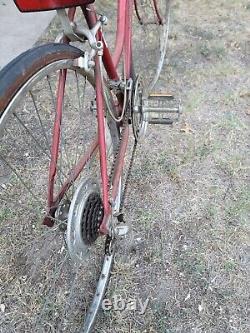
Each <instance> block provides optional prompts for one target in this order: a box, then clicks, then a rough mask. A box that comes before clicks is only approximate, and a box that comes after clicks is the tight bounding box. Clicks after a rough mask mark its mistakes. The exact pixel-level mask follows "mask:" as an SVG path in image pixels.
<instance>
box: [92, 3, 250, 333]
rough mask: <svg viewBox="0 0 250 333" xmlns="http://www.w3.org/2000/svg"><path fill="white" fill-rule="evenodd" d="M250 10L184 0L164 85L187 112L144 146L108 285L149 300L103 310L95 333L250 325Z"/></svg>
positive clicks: (221, 332)
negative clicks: (136, 306) (125, 236)
mask: <svg viewBox="0 0 250 333" xmlns="http://www.w3.org/2000/svg"><path fill="white" fill-rule="evenodd" d="M249 17H250V3H249V1H233V0H230V1H228V0H227V1H225V0H224V1H223V0H219V1H207V0H196V1H180V0H179V1H174V4H173V11H172V28H171V35H170V38H171V39H170V49H169V52H168V59H167V65H166V66H165V68H164V72H163V74H162V77H161V80H160V85H159V87H158V88H159V89H161V90H165V91H171V92H173V93H174V94H175V95H177V96H178V97H179V98H181V101H182V107H183V115H182V117H181V121H180V123H179V124H178V125H176V126H174V127H173V128H169V127H160V126H159V127H153V126H151V127H150V129H149V130H148V135H147V138H146V140H145V143H144V144H143V145H141V147H140V148H139V149H138V151H137V158H136V163H135V166H134V169H133V175H132V181H131V185H130V188H129V193H128V200H127V203H126V215H125V216H126V220H127V221H128V222H129V224H131V229H132V232H131V233H130V236H129V240H130V241H129V242H128V240H126V241H125V242H124V244H123V246H122V250H121V251H120V253H119V254H118V255H117V258H116V265H115V266H114V272H113V275H112V280H111V285H110V288H109V291H108V293H107V297H108V298H111V299H112V296H113V295H121V297H122V298H123V299H125V300H129V298H132V299H134V298H135V299H138V298H141V299H142V300H143V301H145V300H146V299H147V298H149V303H148V306H147V309H146V311H145V313H144V315H140V314H139V313H138V311H134V312H133V311H123V312H120V311H108V312H105V313H103V314H102V316H101V318H100V320H99V321H98V323H97V328H96V332H110V333H111V332H112V333H113V332H117V333H118V332H133V333H137V332H138V333H139V332H152V333H153V332H157V333H177V332H178V333H189V332H196V333H198V332H204V333H205V332H206V333H210V332H211V333H231V332H234V333H243V332H249V330H250V322H249V312H248V311H249V288H248V286H249V259H250V258H249V249H250V248H249V245H250V243H249V240H250V239H249V212H250V205H249V203H250V188H249V165H250V164H249V142H250V141H249V139H250V138H249V120H250V115H249V113H250V95H249V91H250V77H249V69H250V50H249V39H250V30H249ZM124 248H125V249H126V251H125V253H124Z"/></svg>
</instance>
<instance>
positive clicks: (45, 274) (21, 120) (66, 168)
mask: <svg viewBox="0 0 250 333" xmlns="http://www.w3.org/2000/svg"><path fill="white" fill-rule="evenodd" d="M64 69H67V81H66V89H65V96H64V109H63V111H64V118H63V120H62V123H61V133H62V134H61V136H60V144H61V146H60V156H59V158H58V161H59V162H58V168H59V170H60V175H59V173H58V175H57V179H56V181H57V184H56V189H55V192H56V191H57V190H58V188H60V186H62V183H63V181H64V180H65V178H67V177H68V174H69V173H70V170H71V169H72V166H73V165H75V163H76V161H78V159H79V158H80V156H81V155H82V153H83V144H84V143H85V142H89V141H91V142H92V139H93V138H94V137H95V135H96V130H97V129H96V116H95V114H94V112H95V111H94V110H93V112H92V113H91V111H90V106H89V104H88V102H89V101H90V100H91V96H93V100H94V89H93V87H92V85H91V84H90V83H93V77H92V76H91V75H90V74H87V75H86V73H83V72H82V71H80V70H79V69H77V68H75V67H74V65H73V61H71V60H61V61H58V62H55V63H53V64H51V65H48V66H47V67H45V68H44V69H42V70H40V71H39V72H38V73H36V74H35V75H34V76H33V77H32V78H31V79H29V80H28V81H27V83H26V84H24V85H23V87H22V88H21V89H20V90H19V92H18V93H17V94H16V96H15V98H14V99H13V100H12V102H11V103H10V104H9V106H8V108H7V109H6V110H5V112H4V114H3V115H2V116H1V118H0V140H1V149H0V203H1V235H2V236H1V243H2V247H1V258H2V259H1V267H3V270H2V272H1V276H0V279H1V286H2V288H3V289H2V291H3V292H1V294H2V298H3V300H4V303H5V306H6V311H10V312H11V313H15V315H14V316H11V315H10V316H8V317H6V318H7V319H6V318H5V319H3V320H2V322H1V326H2V327H6V330H7V331H11V327H15V329H16V330H17V331H18V330H19V331H22V330H26V331H32V330H34V328H35V329H36V330H40V331H46V330H48V329H54V330H55V331H62V332H63V331H67V332H71V331H72V332H73V331H74V330H75V329H76V327H77V326H78V327H79V326H80V324H81V322H82V313H81V312H80V310H81V308H82V307H83V304H82V302H85V303H86V305H87V304H89V301H90V299H91V296H92V293H93V289H94V284H93V283H95V281H96V278H97V276H98V275H99V269H100V267H101V260H102V255H103V253H104V246H103V245H104V244H103V243H104V240H102V239H100V240H98V241H97V244H96V246H95V247H94V249H93V250H92V252H91V253H89V257H88V258H87V259H86V262H85V264H83V263H82V264H77V265H76V264H74V263H72V261H71V260H69V255H68V253H67V251H66V243H65V238H64V230H65V217H66V216H67V212H68V208H67V202H68V200H69V201H70V200H71V199H72V197H73V194H74V192H75V189H76V187H77V184H78V183H79V182H80V179H79V178H77V179H76V181H75V183H74V184H73V185H72V186H71V187H70V188H69V189H68V190H67V191H66V192H65V195H64V196H63V199H62V200H61V202H60V205H61V206H60V207H66V208H62V214H61V215H62V216H63V218H59V216H58V215H55V217H54V222H56V223H55V225H54V227H53V228H52V229H49V230H46V231H44V229H45V228H42V227H41V226H40V225H41V221H42V217H43V216H44V214H45V213H46V211H45V207H46V202H47V198H46V195H47V181H48V165H49V160H50V149H48V148H50V145H49V144H48V143H49V142H51V132H52V125H53V121H54V117H55V111H53V112H51V110H54V109H55V105H54V103H55V100H54V98H53V96H54V97H55V95H56V81H57V78H58V72H59V71H62V70H64ZM89 82H90V83H89ZM45 85H46V88H47V89H46V91H45ZM83 91H84V92H85V93H86V96H87V99H88V101H87V100H86V99H84V96H83ZM73 95H74V96H77V97H76V98H75V99H72V98H71V96H73ZM24 96H28V100H25V102H24V103H23V104H22V103H21V100H22V99H23V97H24ZM20 105H22V106H23V108H22V109H20ZM16 107H18V110H17V109H16ZM83 111H84V112H83ZM85 111H86V114H85ZM83 116H85V117H83ZM6 129H7V130H6ZM48 129H49V130H48ZM76 133H78V135H77V136H76V135H75V134H76ZM114 136H115V135H114V133H112V135H111V137H112V145H115V144H116V143H115V142H114ZM84 147H85V146H84ZM88 147H89V145H87V144H86V147H85V148H86V151H87V150H88ZM73 148H77V149H75V150H73ZM113 149H114V147H113ZM76 150H77V151H76ZM111 162H112V156H110V164H111ZM63 163H64V164H63ZM98 165H99V163H98V154H96V155H95V156H94V157H93V159H91V160H90V161H89V162H88V167H87V168H86V169H85V170H84V172H85V177H88V176H90V175H93V173H94V174H95V176H96V177H97V178H98V176H99V174H100V172H99V167H98ZM24 176H25V177H24ZM24 178H25V180H23V179H24ZM57 187H58V188H57ZM24 193H25V194H24ZM27 193H28V195H27ZM38 197H39V198H38ZM38 199H39V200H38ZM63 209H64V210H63ZM25 220H26V222H25ZM27 221H28V222H27ZM61 230H63V232H62V231H61ZM6 236H7V238H8V241H6ZM15 250H18V251H17V254H15V255H14V252H15ZM91 255H92V257H91ZM86 267H87V268H88V270H86ZM89 286H91V288H89ZM79 287H81V288H80V289H79ZM18 288H19V289H18ZM18 290H21V291H22V295H19V296H18ZM83 290H84V293H83ZM27 295H32V296H30V297H29V300H27ZM43 295H47V296H48V297H47V296H46V298H45V297H43ZM23 299H24V300H23ZM20 304H23V306H24V307H25V306H27V308H29V311H28V312H27V313H26V314H25V313H23V310H22V308H23V307H22V306H20ZM62 318H64V319H63V320H62ZM72 321H73V325H72ZM69 323H70V325H69ZM74 325H75V327H74Z"/></svg>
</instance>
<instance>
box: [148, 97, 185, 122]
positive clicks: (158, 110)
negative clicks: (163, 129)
mask: <svg viewBox="0 0 250 333" xmlns="http://www.w3.org/2000/svg"><path fill="white" fill-rule="evenodd" d="M142 110H143V114H144V115H145V118H146V119H147V122H148V123H149V124H162V125H171V124H173V123H174V122H176V121H178V120H179V117H180V114H181V103H180V101H179V102H178V104H177V103H176V100H175V99H174V97H173V96H172V95H169V94H151V95H149V97H148V98H147V99H144V100H143V105H142Z"/></svg>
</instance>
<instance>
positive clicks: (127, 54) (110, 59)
mask: <svg viewBox="0 0 250 333" xmlns="http://www.w3.org/2000/svg"><path fill="white" fill-rule="evenodd" d="M81 9H82V12H83V14H84V16H85V19H86V22H87V24H88V26H89V28H90V29H91V28H92V27H93V26H94V25H95V24H96V22H97V15H96V12H95V9H94V6H93V5H88V6H82V7H81ZM132 10H133V0H118V7H117V30H116V31H117V33H116V43H115V51H114V54H113V56H111V54H110V52H109V49H108V47H107V45H106V43H105V39H104V37H103V35H102V32H101V30H99V31H98V33H97V39H98V40H99V41H102V42H103V64H104V67H105V70H106V72H107V75H108V77H109V78H110V79H112V80H119V74H118V72H117V66H118V64H119V62H120V59H121V57H122V54H124V63H125V64H124V66H125V76H126V79H129V78H131V74H132V72H131V67H132V62H131V58H132V57H131V55H132V45H131V37H132ZM74 15H75V8H71V9H69V12H68V16H69V19H70V20H71V21H73V18H74ZM65 42H67V40H65ZM66 76H67V73H66V70H63V71H61V73H60V76H59V83H58V94H57V107H56V119H55V123H54V130H53V140H52V147H51V155H52V158H51V163H50V170H49V186H48V211H49V216H48V217H46V218H45V219H44V224H46V225H47V226H52V225H53V221H52V219H51V218H50V216H52V217H53V216H54V213H55V211H56V209H57V207H58V205H59V203H60V201H61V200H62V198H63V196H64V194H65V192H66V191H67V190H68V189H69V187H70V186H71V184H72V183H73V182H74V181H75V180H76V179H77V177H78V176H79V174H80V173H81V172H82V170H83V169H84V166H85V165H86V163H87V162H88V160H89V159H90V158H91V156H92V155H93V154H94V153H95V151H96V149H99V152H100V154H99V155H100V170H101V180H102V200H103V206H104V218H103V221H102V224H101V226H100V232H101V233H103V234H107V233H108V221H109V217H110V214H111V203H110V199H111V201H114V200H115V198H116V196H117V193H118V188H119V182H120V177H121V174H122V170H123V164H124V158H125V153H126V149H127V144H128V136H129V128H128V124H125V128H124V132H123V136H122V141H121V144H120V149H119V152H118V156H117V163H116V165H115V168H114V176H113V184H112V191H111V193H110V190H109V178H108V171H107V156H106V142H105V124H104V122H105V114H104V98H103V87H102V83H101V82H102V78H101V69H100V63H99V61H98V56H96V58H95V84H96V86H95V90H96V105H97V121H98V137H97V139H96V140H95V141H94V142H93V143H92V145H91V147H90V149H89V150H88V152H87V153H86V155H84V156H82V157H81V158H80V160H79V161H78V163H77V164H76V165H75V166H74V167H73V169H72V170H71V174H70V176H69V177H68V179H67V180H66V181H65V183H64V184H63V185H62V187H61V189H60V191H59V193H58V194H57V195H56V196H54V184H55V177H56V172H57V159H58V154H59V138H60V124H61V120H62V105H63V96H64V90H65V82H66ZM119 101H120V102H119V103H120V105H119V107H120V109H122V106H123V99H119Z"/></svg>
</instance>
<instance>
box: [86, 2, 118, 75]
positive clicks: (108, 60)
mask: <svg viewBox="0 0 250 333" xmlns="http://www.w3.org/2000/svg"><path fill="white" fill-rule="evenodd" d="M81 9H82V12H83V14H84V16H85V19H86V22H87V24H88V27H89V28H90V29H91V28H92V27H93V26H94V25H95V24H96V21H97V18H96V12H95V8H94V6H93V5H89V6H87V7H85V6H83V7H81ZM88 9H89V10H88ZM97 37H98V40H100V41H102V42H103V46H104V48H103V64H104V68H105V70H106V72H107V74H108V76H109V78H110V79H111V80H118V79H119V75H118V73H117V71H116V68H115V66H114V63H113V60H112V57H111V54H110V52H109V49H108V47H107V44H106V41H105V39H104V37H103V35H102V32H101V31H100V30H99V31H98V33H97Z"/></svg>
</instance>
